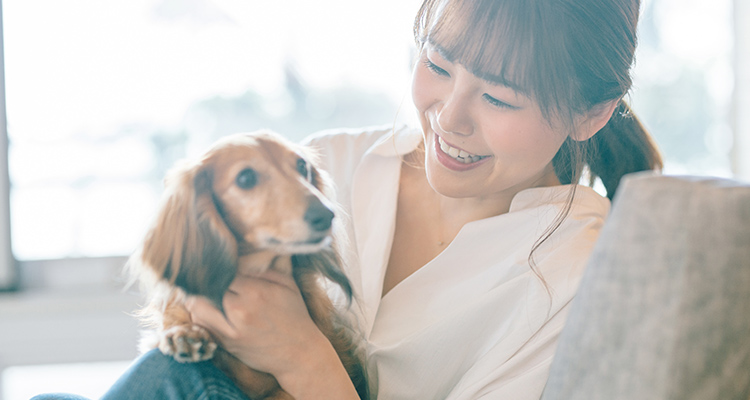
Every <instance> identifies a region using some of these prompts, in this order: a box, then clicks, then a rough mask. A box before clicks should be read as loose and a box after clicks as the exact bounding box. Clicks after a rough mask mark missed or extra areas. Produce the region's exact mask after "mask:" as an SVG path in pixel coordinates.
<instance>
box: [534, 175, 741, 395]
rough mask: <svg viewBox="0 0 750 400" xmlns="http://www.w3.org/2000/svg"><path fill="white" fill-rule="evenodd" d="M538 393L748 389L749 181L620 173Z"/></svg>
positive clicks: (709, 392)
mask: <svg viewBox="0 0 750 400" xmlns="http://www.w3.org/2000/svg"><path fill="white" fill-rule="evenodd" d="M542 399H544V400H556V399H560V400H562V399H564V400H575V399H587V400H590V399H594V400H598V399H603V400H617V399H637V400H648V399H660V400H662V399H679V400H685V399H695V400H710V399H721V400H733V399H738V400H748V399H750V185H748V184H742V183H739V182H735V181H731V180H724V179H714V178H698V177H667V176H658V175H653V174H651V173H640V174H634V175H630V176H628V177H626V178H625V179H624V180H623V182H622V184H621V186H620V189H618V193H617V196H616V197H615V199H614V202H613V208H612V213H611V214H610V216H609V219H608V220H607V222H606V224H605V226H604V228H603V231H602V234H601V237H600V239H599V241H598V242H597V244H596V246H595V248H594V251H593V253H592V256H591V259H590V261H589V264H588V267H587V270H586V272H585V274H584V277H583V280H582V282H581V287H580V291H579V292H578V295H577V297H576V299H575V300H574V303H573V305H572V308H571V312H570V315H569V319H568V322H567V324H566V326H565V328H564V330H563V332H562V334H561V337H560V342H559V345H558V351H557V354H556V356H555V360H554V362H553V364H552V369H551V371H550V377H549V380H548V382H547V386H546V388H545V392H544V395H543V396H542Z"/></svg>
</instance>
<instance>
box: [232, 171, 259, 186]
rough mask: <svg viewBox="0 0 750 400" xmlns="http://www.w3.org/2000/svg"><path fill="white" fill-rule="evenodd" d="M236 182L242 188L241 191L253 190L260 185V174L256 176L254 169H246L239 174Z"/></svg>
mask: <svg viewBox="0 0 750 400" xmlns="http://www.w3.org/2000/svg"><path fill="white" fill-rule="evenodd" d="M235 182H236V183H237V186H239V187H240V189H244V190H248V189H252V188H253V187H255V185H257V184H258V174H256V173H255V170H253V169H252V168H245V169H243V170H242V171H240V173H239V174H237V178H236V179H235Z"/></svg>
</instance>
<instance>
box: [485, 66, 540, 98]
mask: <svg viewBox="0 0 750 400" xmlns="http://www.w3.org/2000/svg"><path fill="white" fill-rule="evenodd" d="M471 73H472V74H474V75H476V76H477V77H478V78H479V79H481V80H483V81H485V82H487V83H488V84H490V85H492V86H504V87H507V88H509V89H511V90H513V91H515V92H518V93H520V94H522V95H524V96H527V97H528V93H526V91H525V90H523V89H522V88H521V86H520V85H518V84H517V83H513V82H511V81H509V80H507V79H505V78H504V77H502V76H500V75H493V74H490V73H487V72H482V71H479V70H471Z"/></svg>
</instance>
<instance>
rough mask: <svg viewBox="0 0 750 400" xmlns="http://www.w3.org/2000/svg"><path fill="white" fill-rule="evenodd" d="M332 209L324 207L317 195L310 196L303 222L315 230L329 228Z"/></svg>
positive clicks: (319, 230) (331, 219)
mask: <svg viewBox="0 0 750 400" xmlns="http://www.w3.org/2000/svg"><path fill="white" fill-rule="evenodd" d="M333 215H334V214H333V211H331V209H330V208H328V207H326V206H325V204H323V203H322V202H321V201H320V200H319V199H318V198H317V197H315V196H311V197H310V199H309V200H308V206H307V211H306V212H305V222H307V224H308V225H310V228H312V229H313V230H315V231H318V232H322V231H326V230H328V229H330V228H331V221H333Z"/></svg>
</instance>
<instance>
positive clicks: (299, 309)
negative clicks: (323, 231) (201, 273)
mask: <svg viewBox="0 0 750 400" xmlns="http://www.w3.org/2000/svg"><path fill="white" fill-rule="evenodd" d="M188 309H189V310H190V313H191V315H192V318H193V321H194V322H195V323H196V324H198V325H201V326H203V327H205V328H206V329H208V330H209V331H210V332H211V333H212V334H213V335H214V336H215V337H216V338H217V340H219V342H221V344H222V346H223V347H224V348H225V349H226V350H227V351H229V352H230V353H232V354H233V355H234V356H236V357H237V358H239V359H240V360H241V361H242V362H244V363H245V364H247V365H248V366H250V367H252V368H254V369H257V370H259V371H264V372H268V373H270V374H272V375H273V376H274V377H276V379H277V380H278V381H279V384H280V385H281V387H282V388H283V389H284V390H285V391H287V392H288V393H289V394H291V395H292V396H293V397H294V398H295V399H298V400H304V399H347V400H348V399H358V398H359V397H358V396H357V392H356V390H355V389H354V385H353V384H352V382H351V380H350V379H349V375H348V374H347V372H346V370H345V369H344V367H343V365H342V364H341V361H340V360H339V358H338V356H337V354H336V351H335V350H334V348H333V346H332V345H331V343H330V341H328V339H327V338H326V337H325V336H324V335H323V334H322V333H321V332H320V330H319V329H318V327H317V326H316V325H315V323H314V322H313V321H312V319H311V318H310V315H309V313H308V311H307V307H306V306H305V302H304V300H303V299H302V295H301V294H300V291H299V288H298V287H297V285H296V284H295V282H294V279H293V278H292V277H290V276H287V275H285V274H281V273H279V272H276V271H267V272H265V273H263V274H262V275H259V276H253V277H250V276H238V277H237V278H235V280H234V282H233V283H232V285H231V286H230V287H229V290H228V291H227V293H226V295H225V296H224V311H225V313H226V317H225V316H224V315H222V313H221V312H220V311H219V310H217V309H216V308H215V307H214V306H213V305H212V304H211V302H210V301H208V300H207V299H205V298H202V297H194V298H191V299H190V300H189V301H188Z"/></svg>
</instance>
